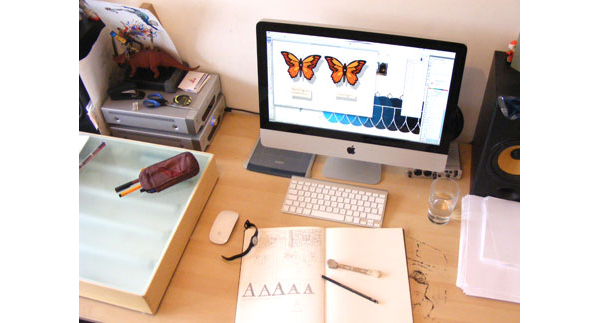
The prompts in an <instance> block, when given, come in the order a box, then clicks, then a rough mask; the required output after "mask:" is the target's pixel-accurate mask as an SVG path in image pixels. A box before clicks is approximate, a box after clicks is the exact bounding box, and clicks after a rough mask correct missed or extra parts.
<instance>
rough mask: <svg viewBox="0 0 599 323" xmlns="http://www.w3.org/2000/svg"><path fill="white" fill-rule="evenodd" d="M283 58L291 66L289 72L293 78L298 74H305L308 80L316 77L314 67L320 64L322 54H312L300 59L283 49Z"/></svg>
mask: <svg viewBox="0 0 599 323" xmlns="http://www.w3.org/2000/svg"><path fill="white" fill-rule="evenodd" d="M281 54H283V58H284V59H285V63H287V66H289V69H288V70H287V73H289V76H290V77H291V78H295V77H296V76H297V75H298V74H300V71H301V74H303V75H304V77H305V78H306V79H308V80H311V79H312V77H314V68H315V67H316V65H317V64H318V61H319V60H320V55H310V56H308V57H306V58H304V59H303V60H302V59H298V58H297V57H296V56H295V55H293V54H292V53H290V52H285V51H282V52H281Z"/></svg>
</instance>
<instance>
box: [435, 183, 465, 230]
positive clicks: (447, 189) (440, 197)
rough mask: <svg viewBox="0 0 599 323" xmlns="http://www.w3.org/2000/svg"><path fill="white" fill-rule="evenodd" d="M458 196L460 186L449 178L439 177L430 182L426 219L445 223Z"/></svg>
mask: <svg viewBox="0 0 599 323" xmlns="http://www.w3.org/2000/svg"><path fill="white" fill-rule="evenodd" d="M459 197H460V187H459V186H458V183H457V182H456V181H454V180H453V179H451V178H444V177H440V178H437V179H435V180H434V181H433V184H431V193H430V195H429V197H428V219H429V220H431V222H433V223H436V224H447V223H448V222H449V220H450V219H451V213H452V212H453V210H454V209H455V206H456V204H457V203H458V198H459Z"/></svg>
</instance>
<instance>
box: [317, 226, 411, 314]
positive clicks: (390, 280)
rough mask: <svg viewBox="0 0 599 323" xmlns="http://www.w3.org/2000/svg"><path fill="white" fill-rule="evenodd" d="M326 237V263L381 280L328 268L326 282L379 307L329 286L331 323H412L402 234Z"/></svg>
mask: <svg viewBox="0 0 599 323" xmlns="http://www.w3.org/2000/svg"><path fill="white" fill-rule="evenodd" d="M326 236H327V245H326V259H334V260H335V261H337V262H338V263H341V264H345V265H350V266H354V267H360V268H364V269H372V270H378V271H380V272H381V274H382V275H381V277H379V278H376V277H373V276H368V275H365V274H360V273H356V272H353V271H348V270H344V269H330V268H328V267H327V268H326V275H327V276H328V277H330V278H332V279H334V280H336V281H338V282H340V283H342V284H344V285H346V286H349V287H351V288H352V289H355V290H357V291H359V292H361V293H363V294H366V295H367V296H369V297H372V298H374V299H376V300H377V301H378V302H379V303H378V304H375V303H373V302H371V301H369V300H367V299H365V298H363V297H360V296H358V295H356V294H354V293H352V292H350V291H348V290H345V289H343V288H341V287H339V286H337V285H334V284H332V283H328V282H327V283H326V284H325V291H326V296H325V298H326V301H325V302H326V306H325V308H326V314H325V315H326V318H327V322H344V323H348V322H412V303H411V299H410V285H409V282H408V268H407V263H406V252H405V250H406V248H405V243H404V235H403V229H401V228H385V229H366V228H329V229H327V231H326ZM325 266H326V264H325Z"/></svg>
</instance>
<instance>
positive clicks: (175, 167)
mask: <svg viewBox="0 0 599 323" xmlns="http://www.w3.org/2000/svg"><path fill="white" fill-rule="evenodd" d="M199 172H200V166H199V165H198V161H197V160H196V159H195V157H193V155H192V154H191V153H190V152H184V153H181V154H179V155H177V156H174V157H171V158H169V159H166V160H163V161H161V162H159V163H156V164H154V165H152V166H149V167H146V168H144V169H143V170H142V171H141V172H140V173H139V183H140V184H141V191H142V192H148V193H156V192H160V191H162V190H164V189H167V188H169V187H171V186H173V185H175V184H177V183H180V182H182V181H184V180H187V179H190V178H192V177H194V176H196V175H197V174H198V173H199Z"/></svg>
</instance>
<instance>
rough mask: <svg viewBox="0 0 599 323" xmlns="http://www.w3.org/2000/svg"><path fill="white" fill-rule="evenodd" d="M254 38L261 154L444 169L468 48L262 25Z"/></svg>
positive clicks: (340, 31) (296, 26) (316, 28)
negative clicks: (268, 150) (283, 152)
mask: <svg viewBox="0 0 599 323" xmlns="http://www.w3.org/2000/svg"><path fill="white" fill-rule="evenodd" d="M256 29H257V49H258V87H259V100H260V129H261V130H260V138H261V142H262V144H263V145H264V146H267V147H274V148H280V149H287V150H294V151H302V152H309V153H315V154H320V155H325V156H331V157H338V158H343V159H345V160H346V161H362V162H369V163H375V164H378V165H380V164H387V165H394V166H402V167H412V168H420V169H427V170H435V171H443V170H444V169H445V163H446V159H447V152H448V149H449V141H450V139H452V138H449V133H450V131H449V130H450V129H451V126H452V125H450V124H448V120H449V116H450V115H451V114H452V113H454V112H455V109H457V100H458V95H459V89H460V83H461V79H462V74H463V69H464V62H465V58H466V46H465V45H463V44H458V43H451V42H445V41H437V40H429V39H420V38H413V37H404V36H397V35H388V34H381V33H372V32H364V31H354V30H344V29H339V28H330V27H322V26H308V25H299V24H289V23H280V22H267V21H261V22H259V23H258V24H257V28H256ZM329 159H330V158H329ZM327 163H328V161H327ZM364 165H365V164H359V166H358V167H357V170H352V171H347V172H349V173H355V172H356V171H358V172H359V171H360V170H362V169H364V167H363V166H364ZM331 167H332V168H340V167H341V166H340V165H336V166H331ZM379 170H380V167H379ZM348 179H349V178H348Z"/></svg>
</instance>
